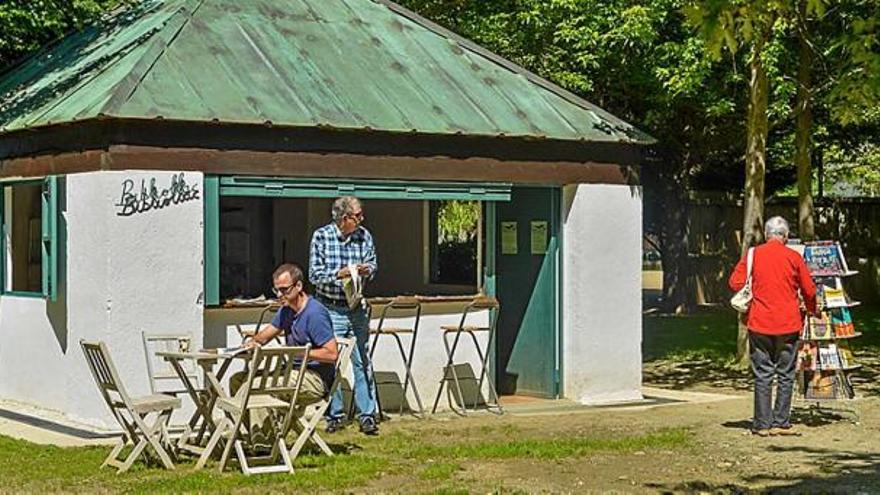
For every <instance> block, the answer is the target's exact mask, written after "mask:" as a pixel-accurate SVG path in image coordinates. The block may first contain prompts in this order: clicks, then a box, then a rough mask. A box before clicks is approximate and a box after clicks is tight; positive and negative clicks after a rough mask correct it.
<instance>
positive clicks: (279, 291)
mask: <svg viewBox="0 0 880 495" xmlns="http://www.w3.org/2000/svg"><path fill="white" fill-rule="evenodd" d="M294 287H296V284H290V285H288V286H287V287H272V292H274V293H275V295H276V296H278V297H281V296H286V295H288V294H290V291H292V290H293V288H294Z"/></svg>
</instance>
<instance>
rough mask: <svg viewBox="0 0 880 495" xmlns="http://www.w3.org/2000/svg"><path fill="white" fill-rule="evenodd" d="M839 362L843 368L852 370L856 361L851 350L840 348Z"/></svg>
mask: <svg viewBox="0 0 880 495" xmlns="http://www.w3.org/2000/svg"><path fill="white" fill-rule="evenodd" d="M840 361H841V364H843V367H844V368H852V367H853V366H855V365H856V360H855V358H854V357H853V353H852V349H850V348H849V347H843V346H841V347H840Z"/></svg>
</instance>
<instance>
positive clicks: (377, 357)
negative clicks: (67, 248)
mask: <svg viewBox="0 0 880 495" xmlns="http://www.w3.org/2000/svg"><path fill="white" fill-rule="evenodd" d="M463 308H464V304H463V303H430V304H425V305H423V309H422V316H421V318H420V321H419V333H418V336H417V338H416V347H415V351H414V355H415V356H414V359H413V365H412V374H413V379H414V380H415V383H416V386H417V387H418V391H419V395H420V397H421V399H422V405H423V406H424V407H425V410H426V412H430V409H431V406H432V405H433V403H434V402H433V401H434V398H435V395H436V394H437V389H438V388H439V387H440V380H441V378H442V377H443V368H444V366H445V365H446V351H445V348H444V346H443V340H442V332H441V329H440V327H441V325H457V324H458V322H459V321H460V320H461V311H462V309H463ZM379 311H381V310H380V309H378V308H377V309H374V312H373V316H374V318H373V319H372V321H371V326H372V327H376V326H377V325H378V316H379ZM259 315H260V310H258V309H208V310H207V311H205V345H206V346H209V347H226V346H235V345H238V344H239V343H240V342H241V339H240V337H239V334H238V330H237V328H236V327H237V326H239V325H240V326H241V327H242V328H245V329H253V328H254V325H255V324H256V323H257V321H258V319H259ZM271 317H272V314H271V313H270V314H268V315H267V316H266V319H267V320H271ZM413 320H414V318H412V317H406V318H388V319H387V320H386V321H385V326H386V328H390V327H398V328H412V327H413V323H414V321H413ZM264 321H265V320H264ZM487 322H488V312H485V311H483V312H479V313H476V314H474V315H473V319H472V320H471V319H470V318H469V319H468V323H469V324H473V325H486V324H487ZM486 337H487V335H486V334H485V333H480V334H478V335H477V339H478V341H479V342H480V346H481V348H485V346H486ZM410 338H411V336H410V335H408V334H402V335H401V340H402V342H403V346H404V349H405V350H406V352H407V353H408V352H409V346H410V342H411V341H410ZM372 341H373V339H372V337H371V339H370V342H371V343H372ZM451 342H452V336H450V344H451ZM455 362H456V364H459V365H461V364H465V365H467V366H470V369H471V370H473V374H474V375H476V376H479V373H480V367H479V358H478V356H477V353H476V351H475V350H474V345H473V340H471V338H470V337H469V336H467V335H465V334H462V337H461V340H460V342H459V347H458V350H456V353H455ZM373 363H374V369H375V371H376V373H377V375H378V377H379V378H378V380H379V382H380V394H381V395H382V400H383V407H384V408H385V409H386V410H389V411H391V412H395V411H396V410H397V408H398V406H399V404H400V403H399V401H400V391H401V390H402V387H403V381H404V379H405V378H406V375H405V371H404V367H403V362H402V361H401V358H400V352H399V350H398V348H397V344H396V343H395V342H394V337H391V336H382V337H380V339H379V343H378V345H377V346H376V352H375V354H374V356H373ZM233 367H234V369H230V373H232V372H233V371H235V370H237V369H239V368H240V367H241V366H239V365H238V364H233ZM457 369H459V368H457ZM227 377H228V376H227ZM350 377H351V375H350V373H349V379H350ZM383 382H385V383H383ZM474 386H475V385H474V381H473V380H470V381H467V380H466V381H463V385H462V389H463V393H464V395H465V398H466V399H467V400H468V401H470V400H472V398H473V395H472V392H473V388H472V387H474ZM482 396H483V397H484V398H486V397H487V396H488V388H487V387H486V386H485V385H484V387H483V390H482ZM406 400H407V404H408V405H409V406H410V407H411V408H412V409H417V404H416V402H415V396H414V395H413V392H412V391H411V390H409V391H408V392H407V399H406ZM468 404H470V402H468ZM448 408H449V407H448V401H447V396H446V392H445V390H444V392H443V395H442V396H441V398H440V403H439V405H438V410H446V409H448Z"/></svg>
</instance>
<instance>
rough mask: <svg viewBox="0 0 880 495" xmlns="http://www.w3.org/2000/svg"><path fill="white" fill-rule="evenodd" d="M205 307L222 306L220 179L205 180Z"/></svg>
mask: <svg viewBox="0 0 880 495" xmlns="http://www.w3.org/2000/svg"><path fill="white" fill-rule="evenodd" d="M204 192H205V194H204V198H203V200H202V201H203V202H204V203H203V204H204V210H205V211H204V221H205V224H204V233H205V241H204V242H205V254H204V266H203V268H204V271H205V274H204V277H205V306H216V305H218V304H220V178H219V177H217V176H216V175H206V176H205V178H204Z"/></svg>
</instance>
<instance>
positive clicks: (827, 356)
mask: <svg viewBox="0 0 880 495" xmlns="http://www.w3.org/2000/svg"><path fill="white" fill-rule="evenodd" d="M819 368H821V369H823V370H837V369H840V368H841V366H840V356H839V355H838V354H837V346H835V345H834V344H830V345H828V346H827V347H819Z"/></svg>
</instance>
